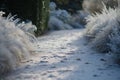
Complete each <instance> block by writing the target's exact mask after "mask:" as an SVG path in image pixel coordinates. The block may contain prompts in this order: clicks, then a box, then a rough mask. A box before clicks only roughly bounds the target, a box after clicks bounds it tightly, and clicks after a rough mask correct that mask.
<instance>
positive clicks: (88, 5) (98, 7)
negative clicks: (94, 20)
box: [82, 0, 118, 14]
mask: <svg viewBox="0 0 120 80" xmlns="http://www.w3.org/2000/svg"><path fill="white" fill-rule="evenodd" d="M103 3H104V4H105V5H106V7H107V8H109V7H110V8H115V7H117V6H118V0H84V1H83V4H82V6H83V9H84V10H85V11H87V12H90V13H91V14H92V13H96V12H100V13H101V11H102V9H103V8H104V5H103Z"/></svg>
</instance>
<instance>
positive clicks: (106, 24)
mask: <svg viewBox="0 0 120 80" xmlns="http://www.w3.org/2000/svg"><path fill="white" fill-rule="evenodd" d="M87 22H88V23H87V25H86V30H85V36H86V39H87V40H88V45H90V46H91V47H92V48H93V49H95V50H97V51H99V52H102V53H107V52H111V53H113V54H116V55H120V9H119V8H115V9H113V8H109V9H107V8H106V6H105V5H104V8H103V11H102V12H101V13H96V14H93V15H90V16H89V17H88V18H87Z"/></svg>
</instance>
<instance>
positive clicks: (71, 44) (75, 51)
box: [6, 30, 120, 80]
mask: <svg viewBox="0 0 120 80" xmlns="http://www.w3.org/2000/svg"><path fill="white" fill-rule="evenodd" d="M82 33H83V30H62V31H53V32H50V33H48V34H46V35H44V36H42V37H40V38H39V43H38V45H37V49H36V51H35V52H34V53H35V54H36V55H35V56H34V57H33V58H32V60H31V61H29V62H28V63H25V64H24V65H23V66H22V67H20V68H18V69H17V70H15V71H13V72H11V73H10V74H8V75H7V77H6V80H120V66H118V65H115V64H113V63H112V60H111V59H110V58H111V57H110V56H109V55H105V54H99V53H96V52H94V51H92V50H90V48H89V46H86V45H85V40H84V38H83V37H82Z"/></svg>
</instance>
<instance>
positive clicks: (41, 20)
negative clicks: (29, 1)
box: [36, 0, 50, 36]
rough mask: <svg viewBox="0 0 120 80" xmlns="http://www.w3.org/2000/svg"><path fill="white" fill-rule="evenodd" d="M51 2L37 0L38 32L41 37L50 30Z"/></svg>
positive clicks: (48, 0)
mask: <svg viewBox="0 0 120 80" xmlns="http://www.w3.org/2000/svg"><path fill="white" fill-rule="evenodd" d="M49 2H50V0H37V23H36V25H37V28H38V30H37V32H36V34H37V35H38V36H39V35H40V34H43V33H44V32H46V31H47V29H48V20H49Z"/></svg>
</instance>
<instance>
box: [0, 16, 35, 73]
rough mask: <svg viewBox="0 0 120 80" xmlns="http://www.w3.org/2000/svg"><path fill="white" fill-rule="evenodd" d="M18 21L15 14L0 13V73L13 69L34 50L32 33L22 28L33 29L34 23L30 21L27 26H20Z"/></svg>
mask: <svg viewBox="0 0 120 80" xmlns="http://www.w3.org/2000/svg"><path fill="white" fill-rule="evenodd" d="M19 21H20V20H19V19H17V18H16V19H15V16H8V17H3V16H2V14H1V15H0V74H2V73H5V72H7V71H10V70H12V69H15V68H16V67H18V66H19V65H20V64H21V63H22V62H24V61H25V60H28V59H29V58H30V54H31V53H32V50H34V47H33V42H32V40H33V38H32V37H33V35H32V34H31V33H29V31H26V30H24V29H28V28H31V27H32V29H33V26H34V25H32V24H31V23H30V24H29V26H28V25H27V24H24V26H22V23H19ZM26 25H27V26H26ZM34 28H35V26H34ZM29 30H30V29H29ZM28 33H29V34H28ZM31 35H32V36H31ZM31 39H32V40H31Z"/></svg>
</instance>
